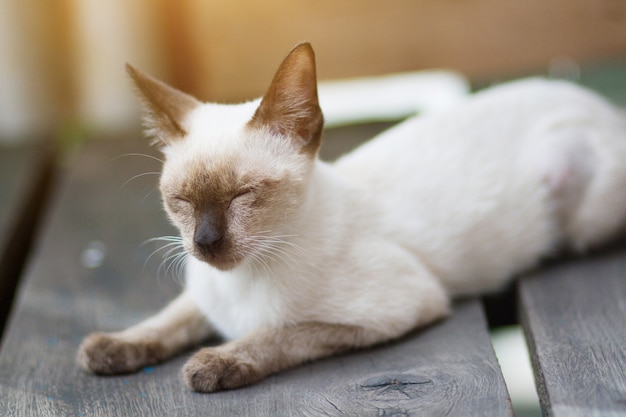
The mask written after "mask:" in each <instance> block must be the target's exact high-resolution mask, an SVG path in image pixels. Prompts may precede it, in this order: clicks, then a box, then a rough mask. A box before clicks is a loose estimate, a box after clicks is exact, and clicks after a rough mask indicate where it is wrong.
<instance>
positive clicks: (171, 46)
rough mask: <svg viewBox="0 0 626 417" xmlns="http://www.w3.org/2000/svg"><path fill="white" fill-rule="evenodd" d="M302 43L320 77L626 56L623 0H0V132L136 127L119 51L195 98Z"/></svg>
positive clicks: (241, 87) (269, 66) (257, 70)
mask: <svg viewBox="0 0 626 417" xmlns="http://www.w3.org/2000/svg"><path fill="white" fill-rule="evenodd" d="M302 40H309V41H311V42H312V43H313V46H314V48H315V50H316V52H317V57H318V72H319V76H320V78H321V79H330V78H340V77H353V76H363V75H374V74H382V73H388V72H397V71H407V70H417V69H430V68H437V67H439V68H441V67H444V68H451V69H456V70H459V71H461V72H463V73H465V74H466V75H468V76H469V77H470V78H471V79H473V80H483V79H493V78H500V77H510V76H515V75H523V74H524V73H527V72H529V71H537V70H543V69H545V68H546V67H547V65H548V63H549V62H550V60H552V59H554V58H555V57H565V58H569V59H573V60H577V61H579V62H581V63H587V62H591V61H600V60H607V59H613V58H619V57H622V58H623V57H626V0H524V1H522V0H389V1H386V2H383V1H380V0H265V1H258V0H130V1H129V0H107V1H102V0H57V1H54V2H41V1H40V0H2V1H0V142H2V141H5V142H6V141H7V138H9V139H10V138H11V137H16V138H19V137H25V136H29V137H32V136H36V135H40V134H42V132H46V131H47V132H49V131H51V130H55V129H58V128H59V127H61V128H63V126H67V125H68V124H69V125H72V124H79V125H87V126H90V127H91V128H93V130H103V129H109V130H120V129H124V128H128V126H130V125H131V124H133V123H134V124H136V123H137V121H138V117H137V107H138V106H137V100H136V99H135V97H134V96H133V94H132V89H131V86H130V83H129V82H128V77H127V75H126V73H125V71H124V63H125V62H127V61H128V62H131V63H133V64H135V65H136V66H138V67H140V68H143V69H144V70H146V71H148V72H150V73H152V74H154V75H155V76H157V77H159V78H161V79H163V80H164V81H166V82H169V83H170V84H173V85H174V86H176V87H178V88H180V89H182V90H185V91H188V92H190V93H193V94H195V95H196V96H198V97H199V98H201V99H203V100H213V101H237V100H244V99H249V98H251V97H255V96H258V95H260V94H262V93H263V91H264V90H265V88H266V86H267V85H268V83H269V81H270V79H271V77H272V75H273V72H274V70H275V69H276V67H277V66H278V64H279V62H280V61H281V60H282V58H283V57H284V56H285V55H286V54H287V52H288V51H289V50H290V49H291V48H292V47H293V45H295V44H296V43H297V42H300V41H302Z"/></svg>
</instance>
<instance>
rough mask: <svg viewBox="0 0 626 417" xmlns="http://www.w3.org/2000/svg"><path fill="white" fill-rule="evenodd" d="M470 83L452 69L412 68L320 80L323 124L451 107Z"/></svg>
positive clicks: (398, 116) (464, 94) (384, 118)
mask: <svg viewBox="0 0 626 417" xmlns="http://www.w3.org/2000/svg"><path fill="white" fill-rule="evenodd" d="M469 91H470V87H469V82H468V81H467V79H466V78H465V77H463V76H462V75H461V74H458V73H456V72H452V71H445V70H438V71H415V72H407V73H399V74H389V75H383V76H377V77H366V78H353V79H345V80H336V81H326V82H320V83H319V87H318V94H319V100H320V105H321V107H322V109H323V110H324V120H325V122H326V126H328V127H333V126H341V125H348V124H353V123H362V122H372V121H388V120H389V121H395V120H400V119H402V118H405V117H408V116H412V115H414V114H417V113H426V112H432V111H438V110H443V109H447V108H449V107H452V106H454V105H456V104H458V103H459V102H461V101H463V100H465V98H466V97H467V96H468V95H469Z"/></svg>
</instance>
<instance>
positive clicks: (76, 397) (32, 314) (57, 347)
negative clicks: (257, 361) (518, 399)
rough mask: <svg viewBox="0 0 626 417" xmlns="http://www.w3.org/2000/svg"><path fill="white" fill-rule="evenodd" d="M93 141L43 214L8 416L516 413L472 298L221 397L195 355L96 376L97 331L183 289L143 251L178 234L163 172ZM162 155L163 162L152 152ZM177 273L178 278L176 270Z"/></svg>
mask: <svg viewBox="0 0 626 417" xmlns="http://www.w3.org/2000/svg"><path fill="white" fill-rule="evenodd" d="M136 152H146V150H145V149H144V147H143V145H140V144H138V143H136V142H132V141H131V142H130V143H126V142H114V143H113V142H108V143H93V144H90V145H88V146H86V147H85V148H84V149H83V150H82V151H81V153H80V154H79V155H77V156H75V157H74V158H73V163H72V164H71V165H70V166H69V168H68V171H67V173H66V175H65V180H64V181H63V184H62V186H61V187H60V190H59V193H58V195H57V199H56V200H55V203H54V205H53V207H52V209H51V210H50V214H49V216H48V217H47V219H46V224H45V228H44V229H45V233H44V234H43V237H42V240H41V242H40V244H39V245H38V247H37V250H36V252H35V254H34V256H33V262H32V263H31V264H30V266H29V269H28V273H27V275H26V279H25V280H24V281H23V283H22V285H21V288H20V293H19V299H18V304H17V309H16V311H15V313H14V314H13V316H12V319H11V322H10V327H9V329H8V333H7V337H6V338H5V340H4V342H3V343H4V344H3V349H2V351H1V353H0V404H3V406H4V407H5V409H6V410H8V414H9V415H11V416H57V415H63V416H111V415H124V416H145V415H155V416H156V415H167V416H194V415H198V416H200V415H201V416H204V415H214V416H231V415H238V416H253V415H261V416H281V415H284V416H298V415H303V416H304V415H320V414H326V415H353V416H379V415H411V416H429V417H432V416H463V417H465V416H486V415H488V416H510V415H511V413H512V412H511V406H510V401H509V398H508V394H507V391H506V387H505V384H504V381H503V378H502V375H501V373H500V369H499V366H498V364H497V361H496V359H495V356H494V354H493V350H492V347H491V344H490V340H489V335H488V332H487V329H486V324H485V319H484V315H483V312H482V308H481V306H480V304H479V302H477V301H472V300H470V301H466V302H463V303H460V304H459V305H458V306H457V311H456V314H455V315H453V316H452V317H451V318H450V319H449V320H446V321H443V322H441V323H439V324H437V325H434V326H431V327H429V328H427V329H424V330H422V331H418V332H415V333H413V334H411V335H409V336H407V337H405V338H403V339H402V340H400V341H397V342H394V343H389V344H386V345H383V346H379V347H376V348H374V349H369V350H364V351H360V352H355V353H352V354H348V355H343V356H339V357H335V358H328V359H325V360H321V361H317V362H314V363H311V364H306V365H304V366H300V367H298V368H295V369H293V370H289V371H287V372H283V373H280V374H278V375H274V376H271V377H269V378H268V379H266V380H264V381H262V382H261V383H259V384H256V385H253V386H250V387H246V388H243V389H240V390H236V391H230V392H219V393H215V394H210V395H206V394H196V393H191V392H189V391H188V390H187V389H186V388H185V387H184V385H183V383H182V380H181V378H180V368H181V367H182V365H183V363H184V361H185V360H186V358H187V357H188V356H189V354H186V355H181V356H180V357H179V358H176V359H174V360H173V361H170V362H168V363H166V364H163V365H159V366H155V367H150V368H146V369H145V370H143V371H142V372H139V373H137V374H134V375H125V376H118V377H96V376H93V375H90V374H87V373H85V372H83V371H81V370H80V369H79V368H78V367H77V365H76V364H75V359H74V357H75V353H76V350H77V348H78V345H79V343H80V341H81V339H82V337H83V336H84V335H86V334H87V333H89V332H91V331H93V330H105V331H106V330H117V329H120V328H122V327H125V326H128V325H130V324H132V323H134V322H136V321H138V320H140V319H143V318H145V317H147V316H149V315H151V314H152V313H154V312H155V311H156V310H157V309H159V308H160V307H162V306H163V305H164V304H165V303H166V302H167V301H168V300H169V299H170V298H172V297H173V296H174V295H175V294H176V293H177V292H178V290H179V283H177V282H176V280H175V279H173V278H172V277H171V276H170V274H166V273H165V271H162V273H161V274H159V272H158V266H159V260H158V259H156V258H157V257H154V258H153V259H152V260H151V261H149V262H148V263H146V262H145V261H146V259H147V258H148V257H149V255H150V253H151V252H152V251H153V249H154V247H152V246H151V245H149V244H148V245H142V244H141V243H142V242H143V241H145V240H146V239H148V238H151V237H155V236H159V235H163V234H171V233H173V230H172V228H171V227H170V226H169V225H168V224H167V222H166V221H165V218H164V215H163V213H162V210H161V209H160V203H159V196H158V194H157V193H156V192H153V191H155V185H156V180H157V176H156V175H145V176H141V177H138V178H136V179H135V180H132V181H130V182H128V183H126V182H127V180H128V179H130V178H132V177H134V176H136V175H138V174H142V173H146V172H157V171H158V169H159V163H158V162H157V161H154V160H152V159H150V158H145V157H138V156H127V157H120V158H115V159H114V156H116V155H122V154H125V153H136ZM157 157H158V155H157ZM169 272H171V271H169Z"/></svg>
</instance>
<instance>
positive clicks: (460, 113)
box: [336, 78, 615, 184]
mask: <svg viewBox="0 0 626 417" xmlns="http://www.w3.org/2000/svg"><path fill="white" fill-rule="evenodd" d="M614 113H615V111H614V109H613V108H612V106H610V105H609V104H608V103H607V102H606V101H605V100H604V99H602V98H601V97H599V96H597V95H596V94H594V93H592V92H590V91H588V90H586V89H583V88H581V87H579V86H577V85H574V84H572V83H569V82H563V81H551V80H546V79H542V78H531V79H525V80H521V81H516V82H510V83H506V84H502V85H500V86H496V87H492V88H489V89H486V90H484V91H482V92H479V93H477V94H475V95H474V96H472V97H470V98H468V100H467V101H465V102H463V103H460V104H459V105H457V106H455V107H454V108H452V109H449V110H447V111H444V112H440V113H436V114H429V115H425V116H416V117H413V118H411V119H408V120H407V121H404V122H402V123H400V124H398V125H397V126H395V127H393V128H391V129H389V130H387V131H385V132H383V133H381V134H380V135H378V136H377V137H376V138H374V139H372V140H371V141H369V142H368V143H366V144H364V145H363V146H361V147H359V148H357V149H356V150H355V151H353V152H351V153H349V154H347V155H345V156H343V157H342V158H340V159H339V160H338V161H337V162H336V167H337V168H338V169H339V170H340V171H341V172H342V173H343V174H344V175H346V176H348V177H350V178H353V179H354V180H357V181H361V180H364V179H366V180H368V181H369V180H371V179H372V177H378V178H380V177H379V175H378V172H379V170H380V172H389V170H390V169H391V170H392V172H389V174H392V173H393V171H394V167H395V168H397V170H404V169H406V168H409V167H410V168H415V169H412V172H423V171H424V170H425V169H426V168H428V167H429V166H430V165H429V161H432V162H433V165H432V168H435V169H436V172H439V173H443V172H445V171H446V170H447V169H449V168H451V166H449V165H445V164H444V165H441V163H445V162H450V163H452V162H454V163H455V166H457V167H460V166H464V165H475V164H476V163H477V162H478V161H479V160H480V159H476V158H481V159H483V158H484V159H489V160H491V161H492V162H493V161H496V160H497V159H498V158H500V159H502V158H506V157H507V156H508V154H509V153H511V152H516V151H517V150H518V147H519V146H523V139H524V138H526V137H527V136H529V133H532V131H534V130H536V129H538V128H543V127H544V126H548V125H551V124H558V123H561V122H562V121H567V120H575V119H578V122H579V123H585V121H586V120H587V121H589V122H592V121H593V120H595V121H596V122H599V120H601V119H604V118H606V117H609V118H612V117H614V116H615V114H614ZM483 162H484V161H483ZM389 174H386V175H385V176H384V177H386V178H391V176H392V175H389ZM401 175H402V177H405V178H406V174H401ZM370 184H372V183H371V182H370Z"/></svg>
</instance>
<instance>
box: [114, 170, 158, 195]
mask: <svg viewBox="0 0 626 417" xmlns="http://www.w3.org/2000/svg"><path fill="white" fill-rule="evenodd" d="M146 175H161V173H160V172H157V171H150V172H143V173H141V174H137V175H135V176H133V177H131V178H130V179H128V180H127V181H126V182H125V183H124V184H122V186H121V187H120V188H119V189H118V190H117V191H122V189H123V188H124V187H126V186H127V185H128V183H129V182H131V181H132V180H135V179H137V178H141V177H144V176H146Z"/></svg>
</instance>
